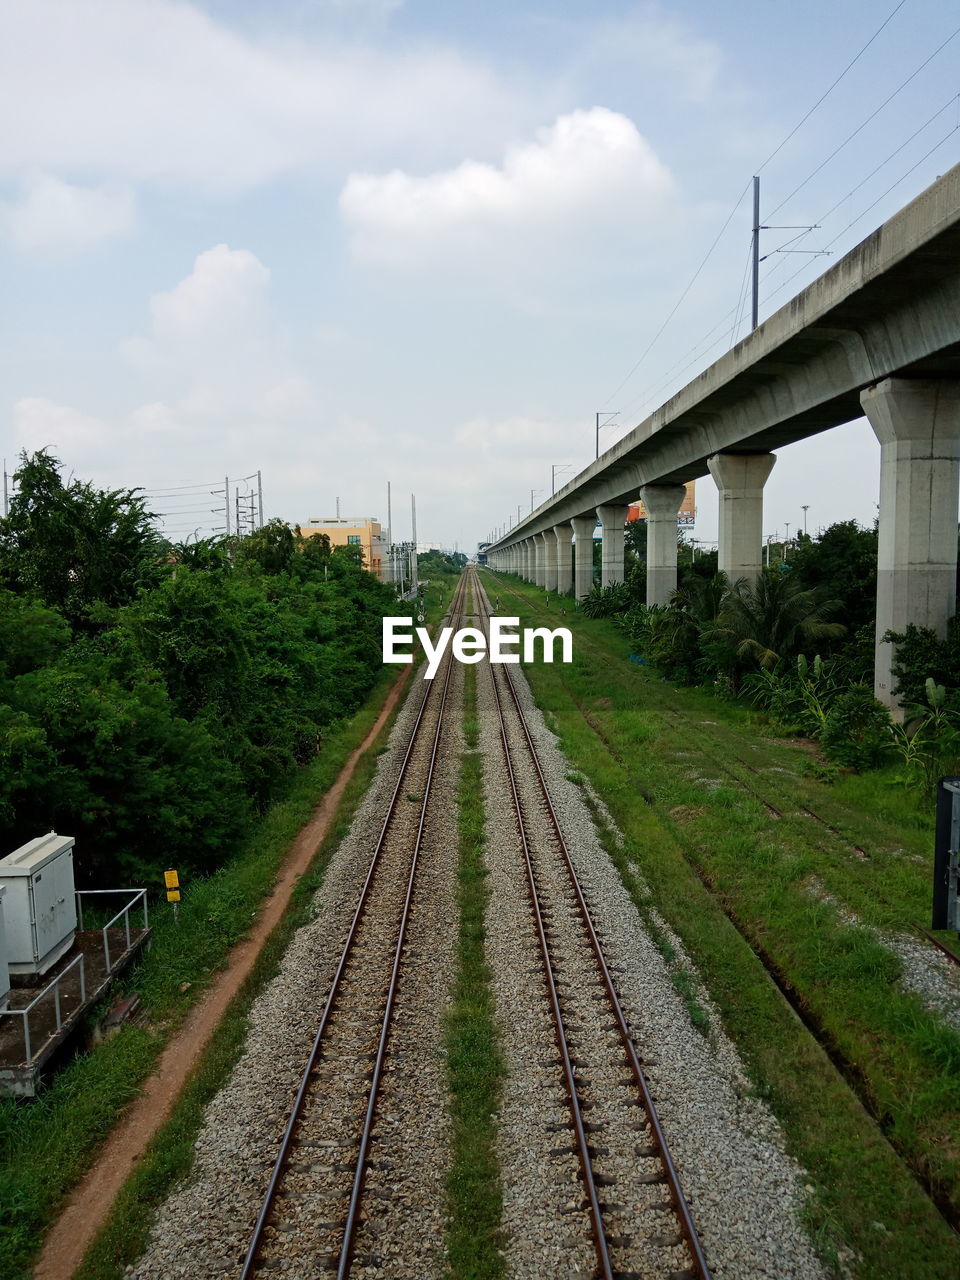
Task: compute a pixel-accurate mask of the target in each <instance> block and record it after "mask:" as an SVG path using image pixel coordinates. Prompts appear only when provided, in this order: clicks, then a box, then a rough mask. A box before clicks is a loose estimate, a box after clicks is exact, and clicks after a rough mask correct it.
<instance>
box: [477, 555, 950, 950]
mask: <svg viewBox="0 0 960 1280" xmlns="http://www.w3.org/2000/svg"><path fill="white" fill-rule="evenodd" d="M498 587H500V588H501V590H503V591H505V592H506V593H507V594H510V595H512V596H513V597H514V598H515V599H517V600H520V601H522V602H523V603H524V604H525V605H528V606H529V603H530V602H529V601H528V600H526V598H525V597H523V596H521V595H519V594H518V593H517V592H515V591H513V590H511V588H510V587H509V586H507V585H506V584H504V583H502V582H501V581H499V580H498ZM544 613H545V615H546V616H548V617H550V616H555V615H551V611H550V610H549V609H547V610H545V611H544ZM583 642H584V637H582V636H581V637H578V644H580V643H583ZM586 643H587V644H588V645H590V646H591V647H593V648H595V649H597V651H598V652H602V651H600V649H599V646H596V645H595V644H593V642H592V641H589V640H587V641H586ZM573 701H574V704H575V705H576V707H577V710H578V711H579V713H580V715H581V716H582V717H583V719H584V721H585V723H586V724H587V725H588V726H589V727H590V729H591V730H592V731H593V733H595V734H596V735H597V737H598V738H599V739H600V741H601V742H602V743H603V744H604V747H605V748H606V750H607V751H608V752H609V754H610V755H611V756H613V758H614V759H615V760H616V761H617V762H618V764H620V765H621V767H622V768H623V769H624V770H625V771H628V772H629V764H628V762H627V761H626V760H625V759H624V758H623V756H622V755H621V754H620V753H619V752H618V751H617V749H616V747H615V746H614V745H613V743H611V742H610V740H609V739H608V738H607V736H606V735H605V733H604V732H603V729H602V728H601V726H600V725H598V724H597V723H596V720H595V719H594V717H593V716H592V715H591V713H590V711H589V710H588V709H587V708H586V707H584V706H583V704H582V703H580V702H579V701H578V700H577V699H576V698H574V699H573ZM657 714H658V715H660V716H662V718H663V720H664V722H665V723H666V724H668V725H669V726H670V728H671V729H673V730H675V731H676V730H678V729H680V728H681V727H682V726H684V725H687V726H688V727H690V726H691V725H692V724H693V722H692V721H691V720H690V719H689V717H685V716H684V715H683V714H682V713H680V712H676V711H670V710H668V709H660V710H659V711H658V713H657ZM686 738H687V741H688V743H689V744H690V747H689V752H690V753H691V754H696V755H699V756H701V757H702V758H703V760H704V761H705V762H707V763H708V765H709V766H710V768H711V769H716V770H719V771H720V773H722V774H723V775H724V776H725V777H727V778H729V779H730V781H731V782H733V783H735V784H736V785H737V786H738V787H740V788H741V790H743V791H745V792H746V793H747V794H748V795H751V796H753V798H754V799H755V800H757V801H759V803H760V804H762V805H763V807H764V808H765V809H766V811H767V812H768V813H769V814H770V815H771V817H773V818H776V819H790V818H791V816H792V815H791V814H789V813H787V812H786V811H785V810H784V809H782V808H780V807H779V806H778V805H777V804H776V803H775V802H774V800H773V799H771V798H770V796H769V794H766V795H765V794H764V793H763V791H762V790H760V786H759V784H754V783H751V782H749V781H748V780H747V779H746V778H745V777H743V776H741V773H739V772H738V771H737V769H735V768H733V767H732V765H739V766H740V769H741V770H742V771H746V772H748V773H750V774H752V775H754V776H755V777H757V778H760V777H762V774H761V771H760V770H759V769H757V768H756V767H755V766H754V765H752V764H751V763H750V762H749V761H748V760H745V759H743V757H742V756H739V755H736V754H733V755H731V756H730V757H729V762H728V761H727V760H723V759H721V758H720V756H719V755H718V754H717V753H716V752H715V751H710V750H709V749H708V748H707V747H705V746H704V744H703V742H702V739H700V738H698V737H697V735H696V733H688V734H687V735H686ZM641 790H642V788H641ZM644 794H645V793H644ZM777 799H780V797H779V796H777ZM648 800H649V803H651V804H652V803H653V799H652V797H648ZM781 803H782V801H781ZM801 815H802V816H803V817H805V818H808V819H810V820H811V821H812V822H814V823H816V824H817V826H818V827H819V828H821V829H822V830H823V831H824V833H825V834H827V835H828V836H829V838H830V839H831V840H832V841H833V842H834V843H835V844H836V845H837V846H839V847H841V848H842V849H843V850H844V851H847V852H850V853H852V854H853V855H854V856H855V857H856V858H857V859H858V861H861V862H870V861H871V860H872V855H871V853H870V852H869V850H868V849H866V848H864V847H863V846H862V845H859V844H857V843H856V842H855V841H854V840H851V838H850V837H849V836H848V835H847V834H846V833H845V832H843V831H841V830H840V829H839V828H838V827H836V826H835V825H834V824H833V823H832V822H830V821H829V820H828V819H827V818H824V817H823V816H822V815H821V814H819V813H817V812H816V810H814V809H812V808H811V807H810V806H809V805H805V804H799V803H798V804H797V806H796V815H795V816H796V817H798V818H799V817H800V816H801ZM871 893H872V894H873V895H874V897H875V898H877V899H878V900H879V901H881V902H883V903H884V904H885V905H887V906H890V907H891V909H893V904H892V903H891V902H890V901H889V899H888V898H887V897H886V896H885V895H884V894H883V893H882V891H880V890H879V889H878V888H877V887H876V885H875V884H874V885H872V886H871ZM902 927H904V928H907V929H909V930H911V932H912V933H914V934H916V935H918V936H920V937H922V938H923V939H924V940H925V941H926V942H928V943H929V944H930V945H931V946H932V947H933V948H934V949H935V950H936V951H937V952H938V953H940V954H941V955H942V956H943V957H944V958H945V959H946V960H948V961H949V962H950V963H951V964H953V965H956V966H960V955H958V954H957V952H956V951H954V950H953V949H952V948H951V946H948V945H946V944H945V943H944V942H943V941H941V940H940V939H939V938H936V937H935V936H934V935H933V934H932V933H930V932H929V930H928V929H925V928H924V927H923V926H922V925H921V924H919V923H917V922H916V921H915V920H904V921H903V926H902Z"/></svg>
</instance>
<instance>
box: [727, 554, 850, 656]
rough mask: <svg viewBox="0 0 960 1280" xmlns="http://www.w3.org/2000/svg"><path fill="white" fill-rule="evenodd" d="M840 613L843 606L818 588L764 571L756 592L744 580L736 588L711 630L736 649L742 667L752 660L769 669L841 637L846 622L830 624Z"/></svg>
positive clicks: (730, 594) (788, 575)
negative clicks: (802, 651)
mask: <svg viewBox="0 0 960 1280" xmlns="http://www.w3.org/2000/svg"><path fill="white" fill-rule="evenodd" d="M839 608H840V601H839V600H834V599H830V598H828V597H827V596H826V594H825V593H824V592H823V591H822V590H820V589H819V588H817V587H804V586H803V584H802V583H801V582H800V581H799V580H798V579H797V578H796V577H794V576H793V575H792V574H783V573H779V572H777V571H776V570H772V569H764V570H763V571H762V572H761V573H760V576H759V577H758V578H757V581H756V585H755V586H753V587H751V586H750V585H749V584H748V583H747V582H746V581H745V580H743V579H741V580H740V581H739V582H736V583H734V585H733V587H732V588H731V589H730V591H728V592H727V594H726V596H725V597H724V601H723V605H722V608H721V609H720V612H719V614H718V616H717V620H716V623H715V625H714V628H713V631H714V634H715V636H716V637H717V638H718V639H721V640H722V641H725V642H726V643H728V644H730V645H731V646H732V647H733V649H734V651H735V653H736V657H737V660H738V662H743V661H744V660H752V661H753V662H756V663H757V664H758V665H759V666H761V667H766V668H768V669H769V668H772V667H775V666H776V665H777V663H778V662H780V661H781V660H782V659H784V658H789V657H792V656H794V655H795V654H797V653H799V652H800V650H801V649H802V648H804V647H809V646H811V645H816V646H819V644H820V642H821V641H823V640H826V639H832V638H835V637H837V636H841V635H843V634H844V633H845V632H846V629H847V628H846V627H845V626H844V625H843V623H840V622H829V621H827V619H828V617H829V615H830V614H831V613H834V612H836V610H838V609H839ZM731 674H732V673H731Z"/></svg>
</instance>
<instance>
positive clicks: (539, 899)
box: [478, 586, 710, 1280]
mask: <svg viewBox="0 0 960 1280" xmlns="http://www.w3.org/2000/svg"><path fill="white" fill-rule="evenodd" d="M478 598H479V601H480V613H481V617H484V618H485V617H487V616H488V614H489V610H488V608H487V606H486V602H485V600H484V597H483V595H482V593H481V592H480V590H479V586H478ZM485 671H486V672H487V675H488V679H489V681H490V684H491V687H492V691H493V696H494V704H495V706H496V710H497V715H498V718H499V728H500V739H501V743H502V747H503V764H504V769H505V774H506V778H507V782H508V791H509V795H510V799H511V803H512V806H513V810H514V813H515V817H516V823H517V831H518V835H519V841H520V846H521V849H522V856H523V861H524V865H525V870H526V883H527V890H528V895H529V904H530V912H531V916H532V924H533V928H534V930H535V933H536V939H537V944H538V949H539V954H540V958H541V963H542V974H543V982H544V993H545V999H546V1001H547V1003H548V1005H549V1009H550V1022H551V1023H552V1027H553V1035H554V1039H555V1043H556V1049H557V1058H556V1060H555V1062H554V1066H555V1069H556V1072H557V1074H558V1075H559V1076H560V1077H562V1092H563V1093H564V1094H565V1098H566V1104H567V1108H568V1110H569V1117H570V1121H569V1124H570V1131H572V1136H573V1143H572V1146H567V1147H564V1146H561V1147H557V1148H554V1150H553V1152H552V1155H553V1157H554V1159H553V1170H552V1172H553V1174H554V1177H555V1180H556V1184H557V1186H558V1197H559V1198H560V1200H561V1202H562V1200H563V1199H564V1196H565V1194H566V1195H567V1196H568V1195H569V1182H570V1175H571V1169H570V1166H571V1164H572V1163H573V1162H574V1161H575V1162H576V1165H577V1166H578V1170H577V1174H576V1175H575V1176H576V1177H578V1178H579V1180H580V1182H581V1183H582V1188H583V1201H582V1203H581V1204H579V1205H575V1206H574V1207H575V1208H576V1209H579V1210H580V1217H581V1218H582V1225H583V1227H584V1228H587V1229H588V1230H589V1233H590V1235H591V1236H592V1242H593V1251H594V1253H595V1255H596V1267H597V1272H596V1273H597V1274H598V1275H599V1276H601V1277H604V1278H605V1280H612V1277H614V1276H630V1277H634V1276H635V1277H638V1278H639V1277H644V1278H645V1280H646V1278H647V1277H650V1278H657V1280H663V1278H664V1277H694V1276H696V1277H701V1280H706V1278H707V1277H708V1276H709V1274H710V1273H709V1271H708V1268H707V1263H706V1259H705V1257H704V1253H703V1249H702V1247H701V1244H700V1241H699V1238H698V1236H697V1231H696V1228H695V1226H694V1223H693V1220H692V1217H691V1214H690V1210H689V1208H688V1205H687V1203H686V1200H685V1198H684V1194H683V1190H682V1188H681V1186H680V1180H679V1176H678V1173H677V1170H676V1168H675V1166H674V1163H673V1161H672V1159H671V1157H670V1152H669V1149H668V1146H667V1142H666V1138H665V1136H664V1134H663V1130H662V1128H661V1125H660V1121H659V1118H658V1116H657V1112H656V1108H655V1106H654V1102H653V1097H652V1095H651V1090H650V1087H649V1085H648V1083H647V1080H646V1078H645V1076H644V1073H643V1069H642V1067H641V1064H640V1060H639V1057H638V1055H637V1051H636V1048H635V1046H634V1043H633V1038H632V1035H631V1032H630V1028H629V1026H628V1025H627V1021H626V1018H625V1016H624V1013H623V1009H622V1007H621V1003H620V1000H619V998H618V995H617V991H616V986H615V983H614V979H613V976H612V974H611V971H610V968H609V967H608V965H607V962H606V960H605V958H604V954H603V948H602V946H601V943H600V939H599V938H598V936H597V931H596V929H595V927H594V923H593V920H592V918H591V913H590V910H589V907H588V904H587V902H586V899H585V897H584V894H583V890H582V888H581V886H580V882H579V880H578V877H577V875H576V872H575V870H574V867H573V863H572V861H571V859H570V854H569V851H568V849H567V845H566V842H565V840H564V837H563V834H562V832H561V829H560V823H559V821H558V818H557V814H556V812H555V810H554V806H553V803H552V801H551V798H550V793H549V789H548V787H547V783H546V781H545V778H544V774H543V770H542V769H541V766H540V762H539V759H538V756H537V751H536V748H535V746H534V743H533V739H532V737H531V735H530V731H529V728H528V726H527V723H526V719H525V716H524V713H523V709H522V706H521V703H520V701H519V699H518V698H517V695H516V691H515V688H514V684H513V680H512V677H511V675H510V671H509V668H508V667H506V666H492V665H490V664H486V666H485ZM547 1096H548V1095H547ZM543 1114H544V1117H545V1121H546V1122H549V1120H550V1116H551V1114H552V1113H551V1111H550V1109H549V1106H545V1108H544V1113H543Z"/></svg>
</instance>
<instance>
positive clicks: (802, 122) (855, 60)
mask: <svg viewBox="0 0 960 1280" xmlns="http://www.w3.org/2000/svg"><path fill="white" fill-rule="evenodd" d="M906 2H907V0H900V3H899V4H898V5H897V6H896V8H894V10H893V11H892V12H891V13H889V14H888V15H887V16H886V18H884V20H883V22H881V23H880V26H879V27H877V29H876V31H875V32H874V33H873V35H872V36H871V37H870V39H869V40H868V41H867V43H866V44H865V45H864V46H863V48H862V49H861V50H860V52H859V53H858V54H857V56H856V57H855V58H853V59H852V60H851V61H850V62H848V63H847V65H846V66H845V67H844V68H843V70H842V71H841V72H840V74H839V75H838V76H837V78H836V80H834V82H833V84H832V85H831V86H830V88H829V89H827V90H826V91H825V92H824V93H822V94H821V95H820V97H819V98H818V99H817V100H816V102H815V103H814V104H813V106H812V107H811V108H810V110H809V111H808V112H807V114H806V115H805V116H804V117H803V119H802V120H800V121H799V122H798V123H797V124H795V125H794V127H793V128H792V129H791V130H790V132H789V133H788V134H787V136H786V137H785V138H784V140H783V141H782V142H781V143H780V145H779V146H777V147H774V149H773V150H772V151H771V152H770V154H769V155H768V156H767V158H766V160H764V162H763V164H762V165H760V166H759V167H758V169H757V173H760V172H761V171H762V170H763V169H765V168H766V167H767V165H768V164H769V163H770V161H771V160H772V159H773V157H774V156H776V155H779V154H780V152H781V151H782V150H783V148H784V147H785V146H786V145H787V143H788V142H789V141H790V139H791V138H792V137H793V136H794V134H796V133H798V132H799V131H800V129H802V128H803V126H804V125H805V124H806V123H807V121H808V120H809V119H810V117H811V116H812V115H813V113H814V112H815V111H816V109H817V107H819V106H820V105H821V103H823V102H825V101H826V99H827V98H829V96H830V94H831V93H833V91H834V89H835V88H836V87H837V85H838V84H839V83H840V81H841V80H842V79H843V77H844V76H845V75H846V74H847V72H848V71H849V70H850V68H851V67H853V66H855V65H856V64H857V63H858V62H859V61H860V59H861V58H862V57H863V55H864V54H865V53H866V51H867V50H868V49H869V48H870V46H871V45H872V44H873V42H874V40H876V38H877V36H878V35H879V34H880V32H881V31H882V30H883V29H884V27H885V26H887V24H888V23H889V22H890V21H891V19H893V18H895V17H896V15H897V14H898V13H899V12H900V10H901V9H902V8H903V6H904V5H905V4H906ZM775 212H776V210H774V213H775ZM767 216H768V217H772V216H773V214H768V215H767Z"/></svg>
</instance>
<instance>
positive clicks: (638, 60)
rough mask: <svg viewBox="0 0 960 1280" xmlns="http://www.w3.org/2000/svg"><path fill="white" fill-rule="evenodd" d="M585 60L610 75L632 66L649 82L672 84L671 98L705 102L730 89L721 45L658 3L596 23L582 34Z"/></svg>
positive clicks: (583, 62)
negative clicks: (708, 38)
mask: <svg viewBox="0 0 960 1280" xmlns="http://www.w3.org/2000/svg"><path fill="white" fill-rule="evenodd" d="M580 61H581V66H582V67H584V68H586V67H598V68H602V69H603V71H604V73H605V74H606V75H608V76H611V75H612V76H616V75H617V74H619V73H620V72H621V70H622V69H629V74H630V75H631V76H636V77H638V78H642V79H643V81H644V82H645V84H647V85H648V86H649V85H656V86H657V87H658V89H659V88H661V87H665V88H667V89H668V90H669V93H670V96H671V98H674V97H681V98H686V99H687V100H688V101H691V102H696V103H702V102H705V101H707V100H708V99H710V98H713V97H714V96H715V95H716V94H717V92H718V91H722V92H724V93H729V92H730V87H729V84H727V83H723V82H722V80H721V77H722V73H723V70H724V61H725V58H724V54H723V51H722V50H721V48H720V46H719V45H717V44H716V43H714V41H712V40H707V39H704V38H703V36H701V35H700V34H699V33H698V32H697V31H696V29H694V28H692V27H691V26H690V25H688V24H687V23H686V22H684V21H683V19H682V18H678V17H676V16H674V15H672V14H667V13H663V12H661V11H659V10H658V9H656V8H655V7H653V6H648V7H646V8H645V9H642V10H640V11H638V12H635V13H631V14H628V15H626V16H625V17H621V18H614V19H608V20H603V21H599V22H596V23H594V24H591V26H590V27H588V28H587V29H586V30H585V32H584V33H583V39H582V44H581V55H580Z"/></svg>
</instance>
